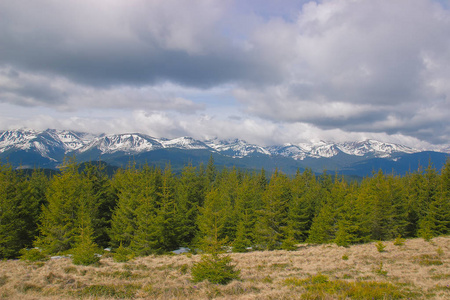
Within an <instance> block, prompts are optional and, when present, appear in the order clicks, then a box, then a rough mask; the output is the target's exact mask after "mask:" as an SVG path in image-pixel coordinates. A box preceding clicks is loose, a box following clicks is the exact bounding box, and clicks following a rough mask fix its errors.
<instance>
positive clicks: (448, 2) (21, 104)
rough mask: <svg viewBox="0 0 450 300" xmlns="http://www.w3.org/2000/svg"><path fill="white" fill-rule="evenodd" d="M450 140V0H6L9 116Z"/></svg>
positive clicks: (271, 134)
mask: <svg viewBox="0 0 450 300" xmlns="http://www.w3.org/2000/svg"><path fill="white" fill-rule="evenodd" d="M15 128H32V129H37V130H44V129H47V128H55V129H67V130H77V131H85V132H91V133H127V132H140V133H145V134H148V135H151V136H154V137H165V138H175V137H180V136H191V137H194V138H197V139H210V138H215V137H217V138H220V139H231V138H239V139H244V140H246V141H247V142H250V143H256V144H260V145H275V144H284V143H292V144H298V143H304V142H310V141H312V142H318V141H320V140H324V141H333V142H343V141H350V140H365V139H377V140H380V141H385V142H394V143H400V144H404V145H408V146H412V147H416V148H427V149H428V148H429V149H431V148H439V147H444V146H446V145H447V146H448V145H449V144H450V0H395V1H392V0H377V1H373V0H323V1H304V0H296V1H295V0H247V1H243V0H189V1H186V0H96V1H92V0H64V1H58V0H23V1H17V0H0V130H6V129H15Z"/></svg>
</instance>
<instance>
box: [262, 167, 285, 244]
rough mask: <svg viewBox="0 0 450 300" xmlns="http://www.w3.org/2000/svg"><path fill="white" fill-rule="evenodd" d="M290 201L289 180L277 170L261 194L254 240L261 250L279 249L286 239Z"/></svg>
mask: <svg viewBox="0 0 450 300" xmlns="http://www.w3.org/2000/svg"><path fill="white" fill-rule="evenodd" d="M291 199H292V191H291V187H290V180H289V179H288V178H287V176H286V175H284V174H282V173H281V172H279V171H278V170H275V172H274V173H273V175H272V177H271V179H270V182H269V184H268V186H267V188H266V190H265V191H264V194H263V198H262V200H263V207H262V209H261V210H260V211H259V220H258V225H257V231H256V233H257V237H256V240H257V242H258V244H259V246H260V247H262V248H263V249H268V250H274V249H280V248H281V245H282V242H283V240H285V238H286V237H287V235H286V234H287V231H288V214H289V203H290V201H291Z"/></svg>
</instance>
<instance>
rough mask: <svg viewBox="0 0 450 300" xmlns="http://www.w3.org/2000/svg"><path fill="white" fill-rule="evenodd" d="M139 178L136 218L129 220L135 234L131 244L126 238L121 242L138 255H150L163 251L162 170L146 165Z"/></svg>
mask: <svg viewBox="0 0 450 300" xmlns="http://www.w3.org/2000/svg"><path fill="white" fill-rule="evenodd" d="M138 180H139V183H138V186H139V190H138V191H135V193H134V194H135V197H137V199H138V201H137V208H136V210H135V215H134V216H133V217H134V219H133V220H130V221H129V226H130V232H131V231H132V232H133V234H132V236H131V237H130V241H129V244H128V243H127V241H126V240H121V241H119V242H121V243H123V245H124V246H128V245H130V246H131V248H132V249H133V250H134V251H135V253H136V254H138V255H149V254H151V253H157V252H160V251H162V250H161V249H160V247H159V246H160V245H159V244H158V238H159V236H160V235H161V232H160V231H159V229H160V228H158V226H159V225H160V224H159V223H158V221H157V210H158V209H159V208H160V204H161V199H160V194H161V170H160V169H159V168H150V167H145V168H144V169H143V170H142V172H141V173H140V174H138ZM119 204H120V199H119ZM113 217H114V216H113ZM113 221H114V218H113Z"/></svg>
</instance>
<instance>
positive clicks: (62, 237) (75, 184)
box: [36, 159, 87, 253]
mask: <svg viewBox="0 0 450 300" xmlns="http://www.w3.org/2000/svg"><path fill="white" fill-rule="evenodd" d="M86 189H87V187H86V186H84V185H83V181H82V178H81V176H80V174H79V173H78V166H77V164H76V162H75V160H74V159H70V160H66V161H65V162H64V165H63V167H62V170H61V174H59V175H55V176H53V178H52V180H51V181H50V183H49V187H48V189H47V193H46V195H47V201H48V204H47V205H45V206H44V207H43V209H42V215H41V223H40V225H39V231H40V236H39V237H38V239H37V241H36V246H38V247H41V248H43V249H44V250H45V251H46V252H47V253H58V252H62V251H66V250H69V249H71V248H72V247H73V246H74V245H75V242H76V236H77V230H78V225H79V224H78V212H79V207H80V201H83V200H85V199H83V197H85V196H86V193H85V191H86Z"/></svg>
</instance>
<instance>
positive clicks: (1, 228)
mask: <svg viewBox="0 0 450 300" xmlns="http://www.w3.org/2000/svg"><path fill="white" fill-rule="evenodd" d="M24 189H26V182H24V180H23V178H20V177H19V176H18V175H17V173H16V172H15V171H13V169H12V167H11V166H10V165H2V164H0V258H15V257H17V256H18V255H19V250H20V249H21V248H23V247H28V246H30V245H31V238H32V236H33V235H34V231H35V224H33V223H30V222H33V221H35V220H33V217H34V212H33V210H36V211H39V208H38V204H39V203H38V202H37V201H35V200H34V199H32V198H28V197H27V195H26V193H24Z"/></svg>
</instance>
